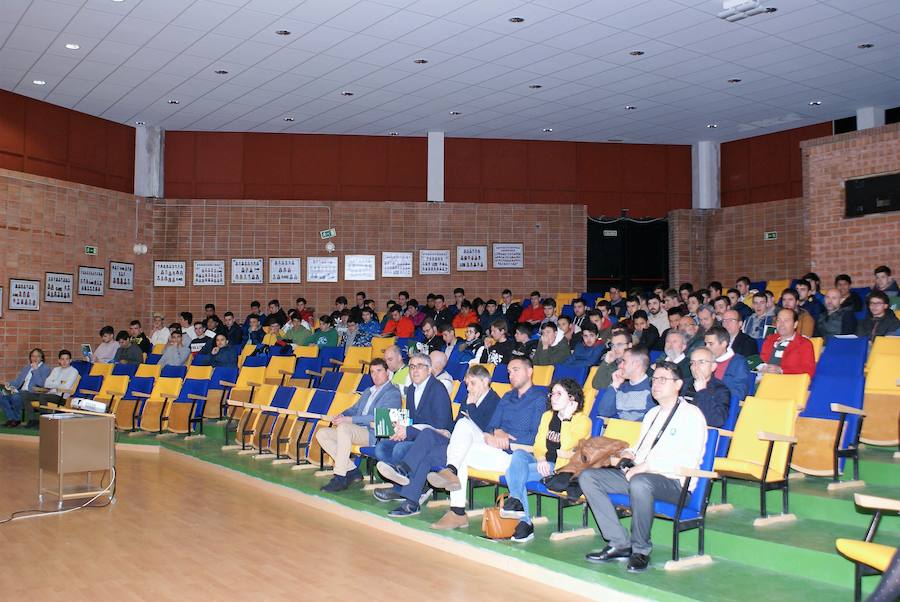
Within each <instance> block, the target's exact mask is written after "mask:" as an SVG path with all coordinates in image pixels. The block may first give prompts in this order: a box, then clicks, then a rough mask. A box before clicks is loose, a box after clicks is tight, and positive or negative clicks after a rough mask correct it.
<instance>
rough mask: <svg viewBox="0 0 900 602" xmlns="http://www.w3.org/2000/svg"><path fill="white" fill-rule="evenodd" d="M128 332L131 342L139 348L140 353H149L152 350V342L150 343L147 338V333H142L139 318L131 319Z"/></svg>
mask: <svg viewBox="0 0 900 602" xmlns="http://www.w3.org/2000/svg"><path fill="white" fill-rule="evenodd" d="M128 333H129V335H130V338H131V339H132V342H133V343H134V344H135V345H136V346H137V347H139V348H140V350H141V352H142V353H150V352H151V351H153V343H151V342H150V339H149V338H147V335H146V334H144V329H143V328H142V327H141V321H140V320H132V321H131V324H129V325H128Z"/></svg>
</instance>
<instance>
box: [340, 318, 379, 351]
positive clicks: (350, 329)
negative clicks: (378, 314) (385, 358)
mask: <svg viewBox="0 0 900 602" xmlns="http://www.w3.org/2000/svg"><path fill="white" fill-rule="evenodd" d="M360 313H361V312H360ZM371 346H372V335H371V333H368V332H366V331H365V330H362V329H361V328H360V327H359V322H358V321H357V318H356V316H352V315H351V316H347V332H345V333H344V347H345V348H350V347H371Z"/></svg>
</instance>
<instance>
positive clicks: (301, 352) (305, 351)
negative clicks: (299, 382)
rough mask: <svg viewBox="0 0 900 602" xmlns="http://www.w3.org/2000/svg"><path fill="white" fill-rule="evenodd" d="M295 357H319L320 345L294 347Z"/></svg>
mask: <svg viewBox="0 0 900 602" xmlns="http://www.w3.org/2000/svg"><path fill="white" fill-rule="evenodd" d="M294 357H319V346H318V345H297V346H296V347H294Z"/></svg>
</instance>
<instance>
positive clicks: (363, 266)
mask: <svg viewBox="0 0 900 602" xmlns="http://www.w3.org/2000/svg"><path fill="white" fill-rule="evenodd" d="M344 280H375V256H374V255H344Z"/></svg>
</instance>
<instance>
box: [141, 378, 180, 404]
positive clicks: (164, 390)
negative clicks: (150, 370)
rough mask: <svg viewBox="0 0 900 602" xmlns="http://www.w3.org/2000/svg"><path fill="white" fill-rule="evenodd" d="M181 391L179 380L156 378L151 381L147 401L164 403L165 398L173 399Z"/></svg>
mask: <svg viewBox="0 0 900 602" xmlns="http://www.w3.org/2000/svg"><path fill="white" fill-rule="evenodd" d="M180 391H181V379H180V378H175V377H171V376H167V377H162V378H157V379H156V380H155V381H153V390H152V391H150V397H149V398H148V399H147V401H165V400H166V397H168V398H171V399H174V398H176V397H178V393H179V392H180Z"/></svg>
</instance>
